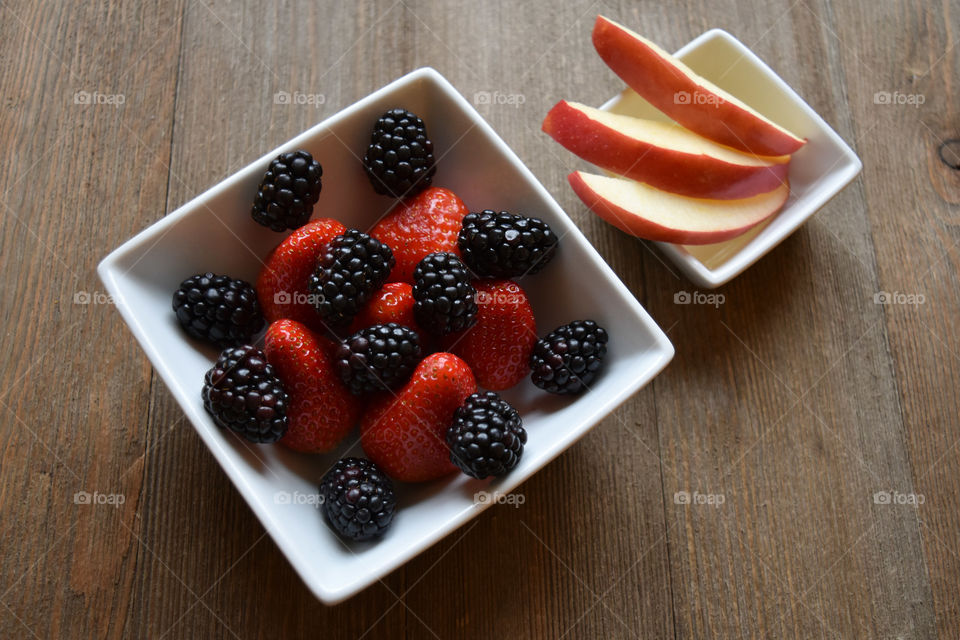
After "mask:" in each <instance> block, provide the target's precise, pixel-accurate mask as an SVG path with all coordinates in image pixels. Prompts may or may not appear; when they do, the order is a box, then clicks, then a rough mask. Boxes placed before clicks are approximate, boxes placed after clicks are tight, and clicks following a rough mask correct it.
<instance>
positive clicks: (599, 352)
mask: <svg viewBox="0 0 960 640" xmlns="http://www.w3.org/2000/svg"><path fill="white" fill-rule="evenodd" d="M606 354H607V332H606V331H605V330H604V329H603V327H601V326H600V325H598V324H597V323H596V322H594V321H593V320H578V321H576V322H571V323H570V324H565V325H563V326H562V327H558V328H556V329H554V330H553V331H551V332H550V334H549V335H547V337H545V338H540V340H538V341H537V344H536V345H534V347H533V353H532V354H530V369H531V371H532V378H533V384H535V385H537V386H538V387H540V388H541V389H544V390H546V391H549V392H550V393H558V394H572V393H580V392H581V391H583V390H584V389H586V388H587V385H588V384H590V383H591V382H593V379H594V378H596V377H597V372H598V371H599V370H600V365H601V364H602V363H603V357H604V356H605V355H606Z"/></svg>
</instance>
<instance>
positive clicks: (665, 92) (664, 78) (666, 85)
mask: <svg viewBox="0 0 960 640" xmlns="http://www.w3.org/2000/svg"><path fill="white" fill-rule="evenodd" d="M593 46H594V48H596V50H597V53H599V54H600V57H601V58H603V61H604V62H606V63H607V66H608V67H610V68H611V69H612V70H613V72H614V73H616V74H617V75H618V76H620V78H621V79H622V80H623V81H624V82H626V83H627V85H628V86H629V87H630V88H631V89H633V90H634V91H636V92H637V93H638V94H640V96H641V97H643V98H644V99H645V100H646V101H647V102H649V103H650V104H652V105H653V106H654V107H656V108H657V109H659V110H660V111H662V112H663V113H665V114H666V115H667V116H669V117H670V118H671V119H672V120H675V121H677V122H678V123H680V124H682V125H683V126H684V127H686V128H687V129H690V130H691V131H693V132H695V133H699V134H700V135H702V136H703V137H705V138H708V139H710V140H713V141H714V142H718V143H720V144H724V145H727V146H728V147H732V148H734V149H738V150H740V151H745V152H747V153H753V154H756V155H760V156H781V155H789V154H791V153H793V152H794V151H796V150H797V149H799V148H800V147H802V146H803V145H804V144H805V142H806V141H805V140H801V139H798V138H796V137H794V136H792V135H789V134H787V133H785V132H784V131H782V130H780V129H778V128H777V127H774V126H771V125H770V123H768V122H765V121H763V120H761V119H760V118H758V117H756V116H755V115H754V114H752V113H750V112H749V111H746V110H744V109H743V108H741V107H740V106H738V105H736V104H733V103H731V102H729V101H727V100H724V99H723V98H722V97H720V96H718V95H716V94H715V93H713V92H712V91H710V90H709V89H706V88H705V87H703V86H701V85H699V84H698V83H697V82H695V81H694V80H693V79H692V78H690V77H689V76H688V75H687V74H685V73H683V71H681V70H680V69H678V68H677V67H676V66H674V65H673V63H672V62H671V61H670V60H667V59H665V58H664V57H663V56H661V55H660V54H659V53H657V52H656V51H654V50H653V49H651V48H650V47H648V46H647V45H645V44H644V43H643V42H641V41H640V40H637V39H636V38H635V37H633V35H631V33H630V32H629V31H627V30H625V29H624V28H623V27H621V26H620V25H618V24H616V23H615V22H612V21H610V20H608V19H607V18H604V17H603V16H597V21H596V23H595V24H594V27H593ZM679 92H686V93H687V95H690V96H694V95H697V94H701V95H703V94H705V93H706V94H709V95H710V97H711V99H710V101H709V103H706V104H704V103H695V102H692V101H691V102H689V103H680V104H678V103H677V101H676V98H675V96H676V94H677V93H679Z"/></svg>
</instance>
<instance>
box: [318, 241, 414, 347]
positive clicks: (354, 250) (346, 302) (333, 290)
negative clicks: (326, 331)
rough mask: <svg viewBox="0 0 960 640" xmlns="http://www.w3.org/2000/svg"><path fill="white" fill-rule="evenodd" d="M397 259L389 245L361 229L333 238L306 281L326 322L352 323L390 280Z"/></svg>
mask: <svg viewBox="0 0 960 640" xmlns="http://www.w3.org/2000/svg"><path fill="white" fill-rule="evenodd" d="M395 262H396V261H395V260H394V258H393V251H391V250H390V247H388V246H387V245H385V244H383V243H382V242H380V241H379V240H376V239H374V238H371V237H370V236H368V235H367V234H365V233H363V232H362V231H357V230H356V229H347V231H346V233H344V234H343V235H340V236H337V237H336V238H334V239H333V240H331V241H330V243H329V244H328V245H327V246H326V248H325V249H324V250H323V253H321V255H320V260H319V262H318V264H317V269H316V271H314V272H313V274H312V275H311V276H310V281H309V283H308V285H307V288H308V290H309V292H310V293H311V294H313V296H314V306H315V307H316V308H317V311H318V312H319V313H320V316H321V317H322V318H323V320H324V322H326V323H327V324H328V325H330V327H331V328H333V329H338V328H341V329H342V328H343V327H344V326H345V325H347V324H349V323H350V320H352V319H353V317H354V316H355V315H357V313H359V312H360V309H361V308H363V305H365V304H366V303H367V301H368V300H369V299H370V296H372V295H373V294H374V293H376V291H377V290H378V289H379V288H380V287H382V286H383V283H384V282H386V281H387V278H388V277H389V276H390V270H391V269H393V265H394V264H395Z"/></svg>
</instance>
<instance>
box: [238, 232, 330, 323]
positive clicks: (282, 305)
mask: <svg viewBox="0 0 960 640" xmlns="http://www.w3.org/2000/svg"><path fill="white" fill-rule="evenodd" d="M346 230H347V229H346V227H344V226H343V225H342V224H340V223H339V222H337V221H336V220H331V219H329V218H321V219H319V220H314V221H313V222H309V223H307V224H305V225H304V226H302V227H300V228H299V229H297V230H296V231H294V232H293V233H291V234H290V235H289V236H287V237H286V238H285V239H284V241H283V242H281V243H280V244H279V245H277V247H276V248H275V249H274V250H273V252H272V253H271V254H270V255H269V256H268V257H267V261H266V263H265V264H264V265H263V269H262V270H261V271H260V276H259V277H258V278H257V300H258V301H259V302H260V307H261V308H262V309H263V315H264V317H265V318H266V319H267V322H275V321H277V320H280V319H281V318H288V319H290V320H296V321H297V322H300V323H303V324H305V325H307V326H309V327H311V328H313V329H315V330H320V329H321V328H322V326H323V325H322V323H321V322H320V317H319V315H318V314H317V312H316V310H315V309H314V308H313V305H312V304H311V303H310V299H309V297H308V291H307V280H309V278H310V274H311V273H313V270H314V269H315V268H316V266H317V259H318V258H319V256H320V251H321V250H322V249H323V247H324V246H325V245H326V244H327V243H328V242H330V241H331V240H333V239H334V238H335V237H336V236H338V235H340V234H342V233H343V232H344V231H346Z"/></svg>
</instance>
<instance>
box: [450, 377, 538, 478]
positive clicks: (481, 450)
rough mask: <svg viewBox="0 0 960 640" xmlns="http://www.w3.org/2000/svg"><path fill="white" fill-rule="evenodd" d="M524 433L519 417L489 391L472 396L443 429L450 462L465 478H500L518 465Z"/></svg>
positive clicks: (518, 414) (517, 413) (525, 440)
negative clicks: (448, 447)
mask: <svg viewBox="0 0 960 640" xmlns="http://www.w3.org/2000/svg"><path fill="white" fill-rule="evenodd" d="M526 442H527V432H526V431H525V430H524V428H523V421H522V420H521V419H520V413H519V412H517V410H516V409H514V408H513V407H512V406H510V404H509V403H507V402H506V401H505V400H503V399H501V398H500V396H499V395H497V394H496V393H494V392H493V391H485V392H482V393H474V394H473V395H471V396H469V397H468V398H467V399H466V400H464V401H463V404H462V405H461V406H460V407H459V408H458V409H457V410H456V411H455V412H454V414H453V424H452V425H450V428H449V429H447V445H449V446H450V461H451V462H453V464H455V465H457V466H458V467H460V470H461V471H463V472H464V473H465V474H467V475H468V476H471V477H473V478H486V477H487V476H502V475H504V474H505V473H507V472H508V471H510V470H511V469H513V468H514V467H515V466H517V463H518V462H520V456H522V455H523V445H524V444H525V443H526Z"/></svg>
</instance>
